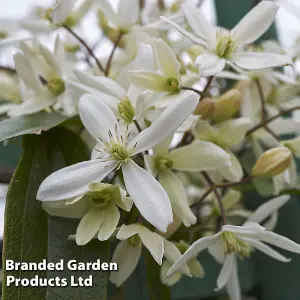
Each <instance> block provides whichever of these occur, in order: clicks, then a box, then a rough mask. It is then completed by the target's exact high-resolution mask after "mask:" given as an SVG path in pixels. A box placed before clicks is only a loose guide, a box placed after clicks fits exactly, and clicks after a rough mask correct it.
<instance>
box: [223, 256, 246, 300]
mask: <svg viewBox="0 0 300 300" xmlns="http://www.w3.org/2000/svg"><path fill="white" fill-rule="evenodd" d="M226 290H227V293H228V295H229V297H230V299H231V300H242V293H241V287H240V280H239V277H238V267H237V262H236V257H235V258H234V266H233V269H232V272H231V275H230V277H229V280H228V282H227V285H226Z"/></svg>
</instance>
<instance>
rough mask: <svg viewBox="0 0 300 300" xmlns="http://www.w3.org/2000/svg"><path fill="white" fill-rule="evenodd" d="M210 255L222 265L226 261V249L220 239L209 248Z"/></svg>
mask: <svg viewBox="0 0 300 300" xmlns="http://www.w3.org/2000/svg"><path fill="white" fill-rule="evenodd" d="M208 252H209V254H210V255H211V256H212V257H213V258H214V259H215V260H216V261H217V262H218V263H219V264H221V265H223V264H224V261H225V253H224V247H223V245H222V241H221V240H220V239H218V240H216V241H215V242H214V243H213V244H212V245H210V246H209V247H208Z"/></svg>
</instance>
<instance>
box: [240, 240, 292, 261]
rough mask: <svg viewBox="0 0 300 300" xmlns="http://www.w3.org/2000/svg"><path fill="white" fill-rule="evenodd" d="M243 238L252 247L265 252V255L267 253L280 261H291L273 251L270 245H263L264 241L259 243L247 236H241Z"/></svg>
mask: <svg viewBox="0 0 300 300" xmlns="http://www.w3.org/2000/svg"><path fill="white" fill-rule="evenodd" d="M243 240H244V241H246V242H247V243H248V244H249V245H251V246H252V247H253V248H255V249H257V250H259V251H260V252H263V253H265V254H266V255H268V256H270V257H272V258H274V259H276V260H279V261H281V262H290V261H291V259H289V258H286V257H284V256H283V255H282V254H280V253H279V252H277V251H275V250H274V249H272V248H271V247H269V246H267V245H265V244H264V243H261V242H259V241H255V240H253V239H249V238H243Z"/></svg>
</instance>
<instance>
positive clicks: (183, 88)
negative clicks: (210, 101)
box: [181, 86, 202, 96]
mask: <svg viewBox="0 0 300 300" xmlns="http://www.w3.org/2000/svg"><path fill="white" fill-rule="evenodd" d="M181 89H182V90H187V91H193V92H195V93H197V94H198V95H199V96H201V95H202V92H201V91H199V90H197V89H194V88H191V87H188V86H182V87H181Z"/></svg>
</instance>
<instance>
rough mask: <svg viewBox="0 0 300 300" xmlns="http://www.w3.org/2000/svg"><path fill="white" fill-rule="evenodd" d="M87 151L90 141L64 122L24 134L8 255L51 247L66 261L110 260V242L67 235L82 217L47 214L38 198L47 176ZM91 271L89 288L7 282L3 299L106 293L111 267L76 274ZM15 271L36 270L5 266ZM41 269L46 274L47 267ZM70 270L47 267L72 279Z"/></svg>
mask: <svg viewBox="0 0 300 300" xmlns="http://www.w3.org/2000/svg"><path fill="white" fill-rule="evenodd" d="M88 157H89V152H88V150H87V148H86V146H85V144H84V143H83V142H82V141H81V140H80V138H79V137H78V136H77V135H76V133H74V132H72V131H70V130H69V129H67V128H64V127H57V128H53V129H51V130H49V131H46V132H42V133H41V134H40V135H26V136H24V151H23V155H22V158H21V161H20V163H19V166H18V168H17V171H16V173H15V175H14V177H13V179H12V182H11V185H10V189H9V193H8V199H7V207H6V220H5V245H4V255H3V258H4V260H5V259H13V260H15V261H23V262H24V261H25V262H26V261H31V262H39V261H41V260H42V259H45V258H47V252H48V260H49V261H58V260H60V259H64V260H65V262H66V263H67V261H68V260H69V259H75V260H77V261H78V262H81V261H83V262H84V261H85V262H87V261H89V262H93V261H96V259H100V260H101V261H102V262H108V260H109V251H108V250H109V249H108V244H107V243H101V242H99V241H93V242H91V243H90V244H89V245H87V246H85V247H81V246H77V245H76V244H75V242H74V241H71V240H68V236H69V235H70V234H74V233H75V230H76V226H77V223H78V220H72V219H64V218H57V217H48V218H47V216H46V215H45V213H44V212H43V211H42V210H41V205H40V203H39V202H38V201H37V200H36V193H37V190H38V187H39V185H40V183H41V182H42V180H43V179H44V178H45V177H46V176H48V175H49V174H51V173H52V172H54V171H55V170H58V169H61V168H63V167H65V166H68V165H71V164H74V163H77V162H79V161H83V160H86V159H88ZM47 220H48V229H47ZM48 232H49V234H48ZM47 236H48V239H47ZM47 244H48V245H47ZM91 273H92V275H94V276H93V280H94V282H93V286H92V287H89V288H84V287H78V288H68V287H66V288H60V287H48V288H47V289H46V288H41V287H32V288H31V287H25V288H20V287H18V288H16V287H9V288H6V287H5V282H4V285H3V288H4V291H3V300H21V299H22V300H23V299H32V300H35V299H36V300H41V299H48V300H52V299H53V300H54V299H55V300H56V299H64V300H68V299H72V300H77V299H80V300H81V299H82V300H83V299H87V300H89V299H95V300H98V299H99V300H104V299H106V298H107V297H106V293H107V277H108V273H107V272H99V271H98V272H97V273H94V272H91V271H81V272H80V273H77V274H75V275H76V276H83V277H86V276H87V275H89V274H91ZM10 274H14V275H15V276H16V277H22V278H24V277H25V278H28V277H29V278H30V277H32V276H33V275H34V274H32V273H30V272H26V273H25V272H20V273H18V272H6V273H5V277H6V276H7V275H10ZM35 274H36V272H35ZM38 275H39V276H40V277H45V276H46V274H43V273H42V272H39V273H38ZM70 275H71V272H70V271H68V270H67V269H65V271H63V272H59V273H53V272H48V277H52V276H55V277H66V278H67V280H68V281H69V282H70V278H69V276H70ZM73 275H74V274H73Z"/></svg>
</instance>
